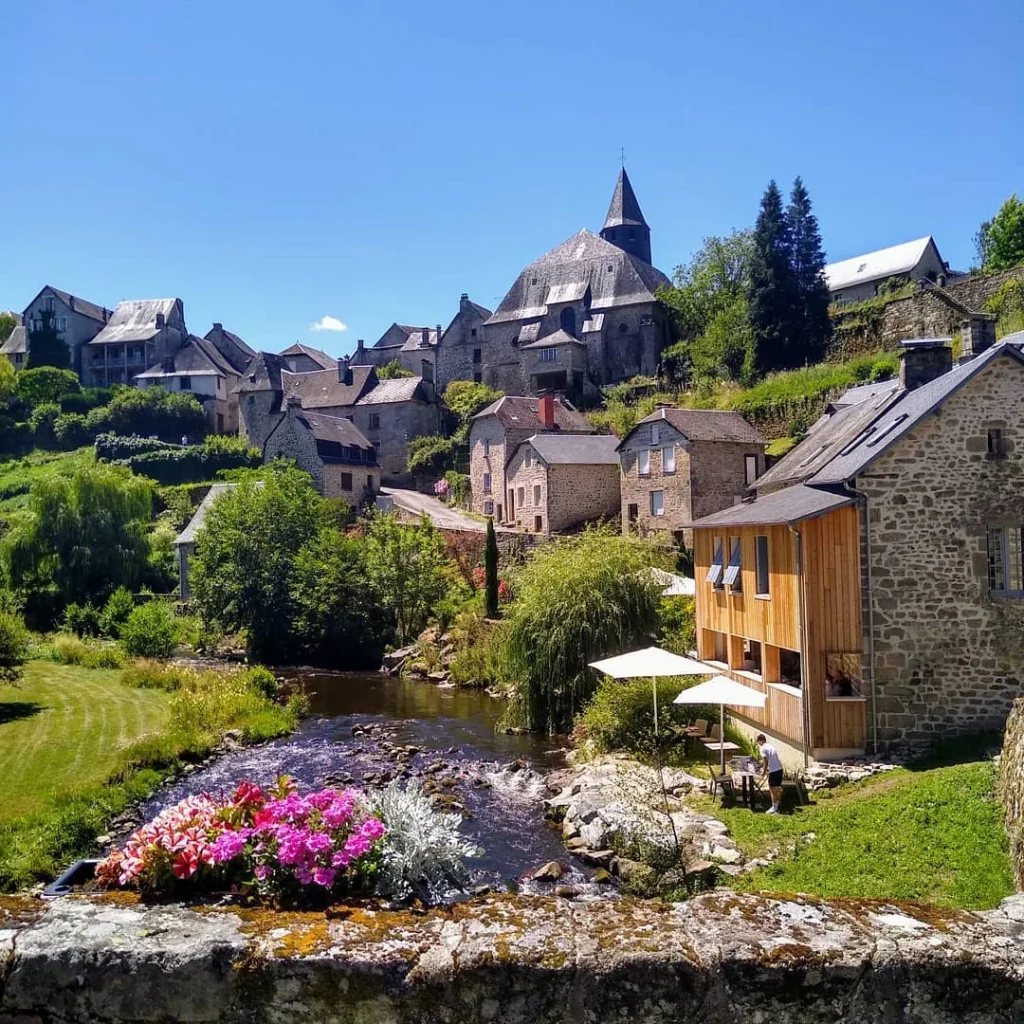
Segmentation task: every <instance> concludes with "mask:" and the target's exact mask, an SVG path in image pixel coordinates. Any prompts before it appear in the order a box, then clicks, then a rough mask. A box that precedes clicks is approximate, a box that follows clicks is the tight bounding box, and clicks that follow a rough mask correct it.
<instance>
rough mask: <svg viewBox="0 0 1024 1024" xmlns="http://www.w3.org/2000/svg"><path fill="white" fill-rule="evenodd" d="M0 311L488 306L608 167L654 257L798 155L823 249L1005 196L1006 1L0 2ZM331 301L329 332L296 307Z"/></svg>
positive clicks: (245, 322)
mask: <svg viewBox="0 0 1024 1024" xmlns="http://www.w3.org/2000/svg"><path fill="white" fill-rule="evenodd" d="M2 20H3V31H2V36H3V53H4V57H3V61H2V62H0V131H2V135H3V138H4V139H5V141H6V144H5V146H3V147H2V150H0V152H3V157H4V158H3V159H2V160H0V209H2V211H3V218H4V220H5V222H6V223H5V225H4V232H3V237H4V243H5V244H3V245H2V246H0V308H4V307H11V308H14V309H21V308H22V307H23V306H24V305H25V304H26V303H27V302H28V301H29V300H30V299H31V298H32V296H33V295H34V294H35V293H36V291H37V290H38V289H39V287H41V286H42V285H43V284H45V283H49V284H53V285H56V286H58V287H60V288H64V289H67V290H69V291H71V292H73V293H75V294H77V295H81V296H83V297H85V298H88V299H91V300H93V301H95V302H99V303H104V304H106V305H108V306H112V305H113V304H114V303H116V302H117V301H118V300H119V299H121V298H149V297H162V296H171V295H174V296H180V297H181V298H182V299H184V302H185V314H186V320H187V322H188V325H189V327H190V329H191V330H192V331H194V332H196V333H200V334H202V333H205V332H206V331H207V330H208V329H209V326H210V324H211V323H212V322H213V321H215V320H219V321H222V322H223V323H224V324H225V326H226V327H228V328H229V329H231V330H234V331H236V332H238V333H239V334H241V335H242V336H243V337H244V338H245V339H246V340H247V341H249V342H250V344H252V345H253V346H255V347H257V348H265V349H278V348H281V347H283V346H285V345H288V344H290V343H291V342H293V341H296V340H299V341H304V342H307V343H311V344H317V345H319V346H321V347H324V348H326V349H328V350H329V351H331V352H333V353H343V352H347V351H350V350H351V349H352V348H353V347H354V345H355V340H356V339H357V338H365V339H367V342H368V343H370V342H372V341H373V340H374V339H376V338H377V337H378V336H379V335H380V334H381V333H382V332H383V330H384V329H385V328H386V327H387V326H388V325H389V324H390V323H391V322H392V321H395V320H397V321H399V322H403V323H414V324H424V323H425V324H431V325H432V324H434V323H438V322H441V323H445V324H447V322H448V321H449V319H450V318H451V317H452V316H453V315H454V313H455V310H456V309H457V306H458V299H459V294H460V293H461V292H463V291H466V292H469V294H470V295H471V297H472V298H473V299H475V300H476V301H478V302H481V303H483V304H484V305H487V306H490V307H491V308H493V307H494V305H496V304H497V302H498V301H499V299H500V298H501V296H502V294H503V293H504V291H505V290H506V289H507V288H508V287H509V285H510V284H511V283H512V281H513V279H514V277H515V275H516V274H517V273H518V271H519V270H520V268H521V267H522V266H523V265H525V264H526V263H528V262H529V261H530V260H531V259H533V258H535V257H537V256H539V255H540V254H541V253H543V252H544V251H546V250H547V249H549V248H551V247H552V246H554V245H556V244H558V243H559V242H561V241H563V240H564V239H565V238H566V237H568V236H569V235H571V234H573V233H574V232H575V231H578V230H579V229H580V228H581V227H589V228H591V229H592V230H595V231H596V230H598V229H599V228H600V226H601V222H602V220H603V218H604V213H605V210H606V207H607V203H608V199H609V197H610V194H611V190H612V187H613V185H614V181H615V176H616V174H617V173H618V167H619V152H620V147H624V148H625V151H626V167H627V170H628V171H629V174H630V176H631V178H632V180H633V183H634V185H635V187H636V190H637V193H638V196H639V199H640V202H641V205H642V206H643V209H644V212H645V214H646V216H647V219H648V221H649V223H650V224H651V228H652V243H653V249H654V261H655V263H656V264H658V265H659V266H661V267H662V268H663V269H664V270H666V271H667V272H671V270H672V268H673V267H674V266H676V265H677V264H678V263H680V262H683V261H684V260H686V259H687V257H688V256H689V255H690V253H691V252H692V251H693V250H694V249H696V248H697V247H698V246H699V245H700V241H701V238H702V237H703V236H705V235H708V234H718V233H724V232H727V231H729V230H730V229H731V228H733V227H743V226H746V225H748V224H750V223H752V221H753V219H754V217H755V215H756V210H757V204H758V201H759V199H760V195H761V193H762V191H763V189H764V186H765V184H766V183H767V181H768V179H769V178H772V177H774V178H776V179H777V180H778V181H779V182H780V183H781V184H782V185H783V186H784V188H785V189H787V190H788V187H789V184H790V182H791V181H792V179H793V177H794V176H795V175H797V174H800V175H802V176H803V178H804V181H805V183H806V185H807V187H808V189H809V191H810V194H811V198H812V201H813V203H814V206H815V209H816V212H817V214H818V216H819V219H820V221H821V227H822V233H823V236H824V241H825V246H826V249H827V250H828V254H829V258H830V259H841V258H844V257H847V256H852V255H856V254H857V253H859V252H863V251H866V250H869V249H873V248H879V247H881V246H883V245H888V244H894V243H897V242H902V241H906V240H908V239H911V238H916V237H918V236H921V235H925V234H933V235H934V236H935V237H936V240H937V242H938V245H939V248H940V250H941V251H942V253H943V255H944V256H945V258H946V259H947V260H949V261H950V262H951V263H952V264H953V265H954V266H956V267H962V268H965V267H967V266H968V265H969V264H970V262H971V258H972V254H973V248H972V243H971V236H972V234H973V233H974V231H975V230H976V228H977V225H978V223H979V221H981V220H982V219H983V218H985V217H987V216H990V215H991V214H992V213H993V212H994V211H995V210H996V209H997V208H998V205H999V204H1000V202H1002V200H1003V199H1005V198H1006V196H1008V195H1009V194H1010V193H1011V192H1013V191H1015V190H1016V191H1017V192H1018V193H1024V133H1022V132H1021V130H1020V127H1021V125H1022V124H1024V70H1022V68H1024V65H1022V63H1021V61H1020V59H1019V44H1020V40H1021V38H1022V37H1024V4H1022V3H1020V0H975V2H974V3H972V4H964V3H963V2H962V0H958V2H955V3H954V2H951V0H936V2H934V3H932V4H930V5H928V7H927V8H924V7H921V6H920V5H919V4H910V3H899V2H897V3H892V2H889V3H880V2H876V0H863V2H861V3H858V4H855V5H840V4H831V3H821V2H820V0H818V2H799V3H796V2H783V3H778V4H768V3H764V2H763V0H759V2H746V0H738V2H734V3H731V4H728V5H722V4H692V3H680V2H679V0H663V2H662V0H659V2H646V3H645V2H637V0H634V2H633V3H625V2H611V0H588V2H586V3H583V2H577V0H572V2H566V0H546V2H535V0H522V2H520V3H517V4H515V5H508V4H498V3H489V2H484V3H480V2H479V0H478V2H476V3H469V2H446V0H438V2H436V3H434V4H420V3H417V4H411V3H406V2H404V0H403V2H394V3H390V4H388V3H381V2H350V0H335V2H326V0H300V2H297V3H291V4H282V3H273V4H271V3H267V2H264V0H247V2H245V3H240V2H239V3H236V2H233V0H230V2H229V0H202V2H201V0H178V2H174V3H170V2H164V0H147V2H146V3H134V2H129V0H123V2H119V3H116V2H110V0H90V2H89V3H81V2H80V0H33V2H32V3H15V2H13V0H11V2H8V3H5V4H4V13H3V19H2ZM324 316H330V317H334V318H336V319H337V320H340V321H342V322H343V323H344V324H346V325H347V327H348V329H347V330H345V331H334V332H328V331H321V332H314V331H312V330H311V329H310V326H311V324H313V323H314V322H315V321H317V320H319V319H320V318H322V317H324Z"/></svg>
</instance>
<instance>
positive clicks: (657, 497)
mask: <svg viewBox="0 0 1024 1024" xmlns="http://www.w3.org/2000/svg"><path fill="white" fill-rule="evenodd" d="M664 514H665V492H664V491H651V515H652V516H663V515H664Z"/></svg>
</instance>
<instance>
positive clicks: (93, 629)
mask: <svg viewBox="0 0 1024 1024" xmlns="http://www.w3.org/2000/svg"><path fill="white" fill-rule="evenodd" d="M63 628H64V632H65V633H74V635H75V636H77V637H83V636H99V635H100V630H101V627H100V613H99V611H98V610H97V609H96V607H95V605H93V603H92V602H91V601H86V602H85V604H78V603H77V602H76V601H72V602H71V604H69V605H68V606H67V608H65V609H64V623H63Z"/></svg>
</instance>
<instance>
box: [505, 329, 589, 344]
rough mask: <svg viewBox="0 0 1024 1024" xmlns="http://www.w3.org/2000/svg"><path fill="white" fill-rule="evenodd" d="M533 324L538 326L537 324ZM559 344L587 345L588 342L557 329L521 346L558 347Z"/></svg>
mask: <svg viewBox="0 0 1024 1024" xmlns="http://www.w3.org/2000/svg"><path fill="white" fill-rule="evenodd" d="M531 326H536V325H535V324H533V325H531ZM522 337H523V336H522V334H520V335H519V340H520V343H521V342H522ZM559 345H583V346H584V347H586V342H584V341H580V339H579V338H574V337H573V336H572V335H571V334H568V333H567V332H566V331H563V330H561V329H559V330H557V331H555V332H554V333H553V334H548V335H545V337H543V338H541V339H539V340H538V341H531V342H530V344H529V345H523V344H520V345H519V347H520V348H557V347H558V346H559Z"/></svg>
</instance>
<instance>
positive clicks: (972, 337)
mask: <svg viewBox="0 0 1024 1024" xmlns="http://www.w3.org/2000/svg"><path fill="white" fill-rule="evenodd" d="M960 336H961V338H962V339H963V351H962V352H961V354H960V362H962V363H964V362H966V361H967V360H968V359H973V358H974V357H975V356H980V355H981V353H982V352H985V351H987V350H988V349H990V348H991V347H992V346H993V345H994V344H995V343H996V315H995V313H971V314H970V316H969V317H968V318H967V319H966V320H965V321H964V322H963V324H962V325H961V328H960Z"/></svg>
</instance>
